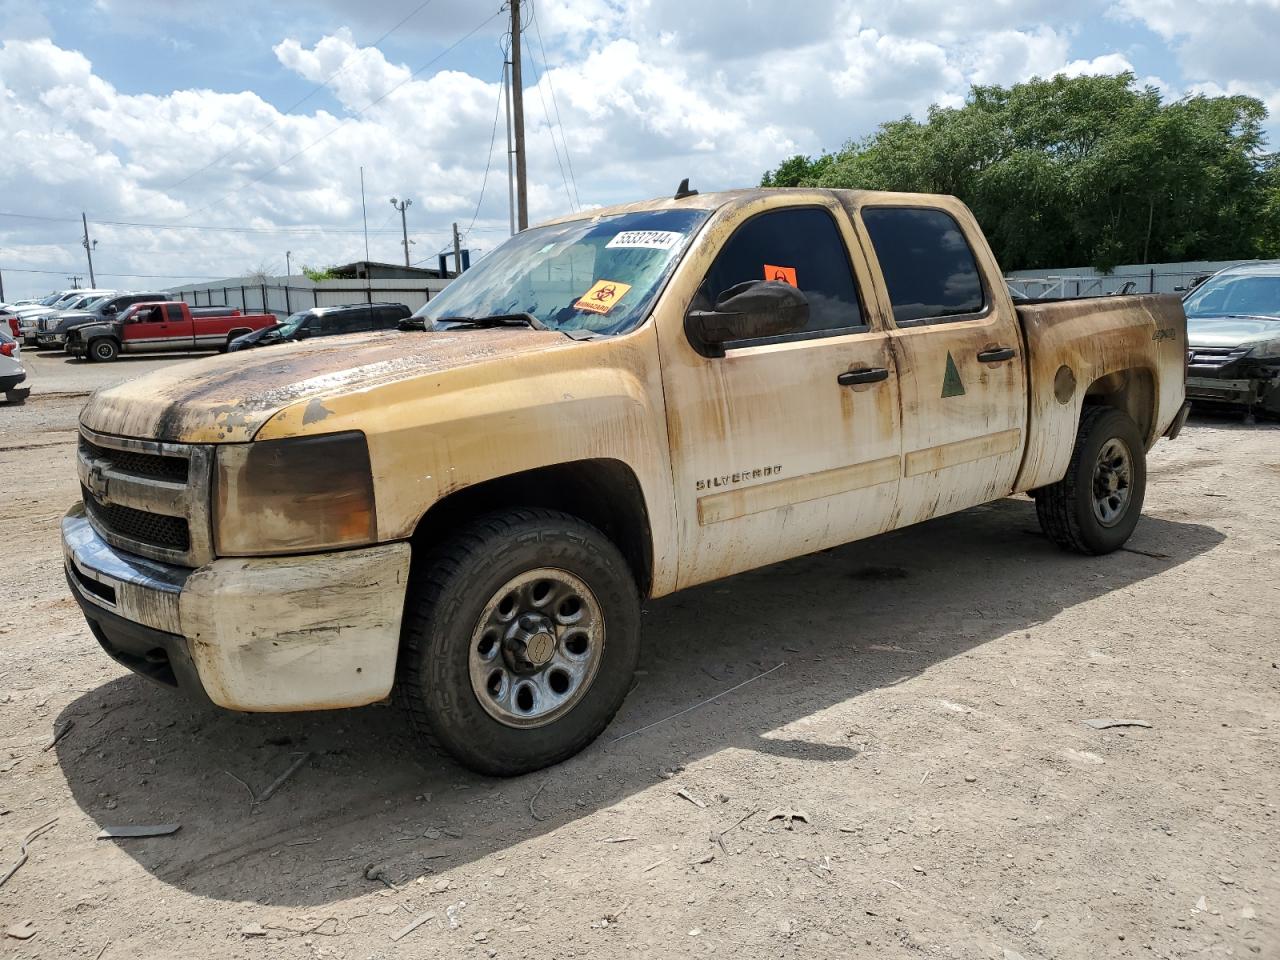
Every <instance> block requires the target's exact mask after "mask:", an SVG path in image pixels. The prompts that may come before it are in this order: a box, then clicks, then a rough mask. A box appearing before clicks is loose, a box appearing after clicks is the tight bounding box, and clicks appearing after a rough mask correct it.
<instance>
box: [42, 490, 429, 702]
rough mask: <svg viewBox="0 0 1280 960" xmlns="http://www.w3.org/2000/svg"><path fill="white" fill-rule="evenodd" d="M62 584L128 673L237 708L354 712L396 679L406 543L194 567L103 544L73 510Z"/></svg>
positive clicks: (66, 527)
mask: <svg viewBox="0 0 1280 960" xmlns="http://www.w3.org/2000/svg"><path fill="white" fill-rule="evenodd" d="M62 543H63V553H64V559H65V567H66V576H67V583H68V584H69V585H70V587H71V592H72V594H73V595H74V596H75V598H76V600H77V602H78V603H79V604H80V607H81V609H82V610H83V611H84V615H85V619H86V620H88V622H89V627H90V629H91V630H92V631H93V634H94V636H95V637H96V638H97V639H98V642H99V643H100V644H101V645H102V647H103V649H105V650H106V651H107V653H108V654H109V655H110V656H111V657H112V658H113V659H115V660H116V661H117V662H118V663H121V664H123V665H124V666H126V667H128V668H129V669H130V670H133V671H135V672H136V673H139V674H142V675H143V676H145V677H148V678H149V679H151V680H155V681H157V682H160V683H163V684H166V685H168V686H174V687H178V688H179V689H181V690H183V691H185V692H186V693H188V694H189V695H191V696H192V697H194V698H196V699H201V700H203V699H207V700H210V701H212V702H213V703H215V704H217V705H218V706H220V707H226V708H228V709H232V710H245V711H258V712H284V711H294V710H325V709H333V708H337V707H356V706H362V705H364V704H368V703H374V702H376V701H378V700H381V699H384V698H385V697H386V696H387V695H388V694H389V693H390V692H391V686H392V683H393V681H394V679H395V665H396V654H397V651H398V649H399V645H400V620H401V614H402V612H403V610H404V599H405V590H406V584H407V580H408V574H409V555H410V548H409V545H408V544H407V543H392V544H383V545H381V546H376V547H368V548H365V549H360V550H347V551H342V552H337V553H321V554H308V555H304V556H296V557H264V558H224V559H219V560H214V561H213V562H212V563H209V564H206V565H205V566H203V567H200V568H198V569H195V570H190V569H187V568H185V567H176V566H172V565H169V564H164V563H159V562H157V561H154V560H148V559H145V558H143V557H139V556H135V555H133V554H129V553H125V552H124V551H121V550H118V549H116V548H115V547H113V546H111V545H110V544H108V543H107V542H106V541H105V540H103V539H102V538H101V537H100V536H98V534H97V532H96V531H95V530H94V529H93V527H92V526H91V525H90V523H89V521H88V518H87V517H86V516H85V515H84V510H83V507H81V506H79V505H77V506H76V507H75V508H73V509H72V510H71V512H69V513H68V514H67V515H66V516H65V517H64V518H63V520H62Z"/></svg>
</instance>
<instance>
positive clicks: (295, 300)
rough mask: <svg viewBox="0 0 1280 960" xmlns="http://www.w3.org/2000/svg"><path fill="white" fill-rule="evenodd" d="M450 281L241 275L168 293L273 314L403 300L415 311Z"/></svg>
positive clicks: (192, 300)
mask: <svg viewBox="0 0 1280 960" xmlns="http://www.w3.org/2000/svg"><path fill="white" fill-rule="evenodd" d="M448 284H449V281H448V280H419V281H413V280H321V281H318V282H317V281H312V280H307V279H304V278H302V277H268V278H266V279H261V280H260V279H257V278H254V279H249V278H246V277H239V278H235V279H229V280H220V281H215V282H214V283H203V284H189V285H187V286H182V287H176V288H174V289H173V291H172V293H173V295H174V297H175V298H177V299H179V300H183V301H185V302H187V303H189V304H191V305H192V306H193V307H205V306H228V307H239V308H240V309H241V310H243V311H244V312H245V313H273V314H275V315H276V316H278V317H287V316H289V315H290V314H291V313H296V312H297V311H299V310H307V309H309V308H311V307H336V306H341V305H343V304H348V303H375V302H377V303H403V304H404V305H405V306H407V307H408V308H409V309H410V310H417V309H418V308H419V307H421V306H422V305H423V304H425V303H426V302H427V301H428V300H430V299H431V298H432V297H434V296H435V295H436V294H438V293H439V292H440V291H441V290H443V289H444V288H445V287H446V286H448Z"/></svg>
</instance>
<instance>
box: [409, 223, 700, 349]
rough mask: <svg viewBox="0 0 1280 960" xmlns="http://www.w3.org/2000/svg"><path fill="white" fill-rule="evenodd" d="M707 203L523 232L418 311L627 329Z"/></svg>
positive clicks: (434, 317)
mask: <svg viewBox="0 0 1280 960" xmlns="http://www.w3.org/2000/svg"><path fill="white" fill-rule="evenodd" d="M707 216H708V211H705V210H647V211H639V212H636V213H623V214H616V215H614V216H601V217H593V218H590V219H584V220H570V221H568V222H565V223H556V224H550V225H548V226H545V227H534V228H533V229H531V230H526V231H525V232H524V233H519V234H516V235H515V236H514V237H512V238H511V239H510V240H508V241H507V242H506V243H504V244H502V246H500V247H498V249H497V250H495V251H493V253H491V254H489V255H488V256H487V257H485V258H484V259H483V260H481V261H480V262H479V263H478V264H476V266H475V267H474V268H472V269H471V270H468V271H467V272H466V273H464V274H463V275H462V276H461V277H459V278H458V279H457V280H454V281H453V282H452V283H451V284H449V286H448V287H446V288H445V290H444V292H443V293H441V294H440V295H439V296H438V297H434V298H432V299H431V300H430V301H429V302H428V303H427V304H426V305H425V306H423V307H421V308H420V309H419V310H418V311H417V313H415V314H414V316H415V317H418V318H421V319H423V320H424V321H426V323H427V324H428V325H431V324H435V323H437V322H443V321H463V320H473V321H477V322H479V321H484V320H485V319H486V318H489V319H492V318H495V317H513V316H519V315H522V314H528V315H529V316H531V317H533V318H535V319H536V320H538V321H540V322H541V323H543V324H545V325H546V326H547V327H548V328H550V329H552V330H564V331H571V330H577V331H584V332H587V333H597V334H617V333H626V332H627V331H628V330H632V329H634V328H635V327H637V326H639V325H640V323H642V322H643V321H644V319H645V317H646V316H647V315H648V311H649V307H650V306H651V305H652V303H653V299H654V297H655V296H656V295H657V293H658V291H660V290H661V289H662V285H663V283H664V282H665V281H666V279H667V277H668V276H669V275H670V273H671V271H672V269H674V267H675V264H676V263H677V262H678V261H679V259H680V256H681V254H683V253H684V250H685V248H686V247H687V246H688V244H689V241H690V240H691V239H692V237H693V235H694V234H695V233H696V232H697V230H698V228H699V227H700V226H701V225H702V224H703V222H705V221H706V219H707Z"/></svg>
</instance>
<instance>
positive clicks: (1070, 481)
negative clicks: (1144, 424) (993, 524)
mask: <svg viewBox="0 0 1280 960" xmlns="http://www.w3.org/2000/svg"><path fill="white" fill-rule="evenodd" d="M1104 450H1105V451H1106V452H1107V456H1106V461H1107V463H1106V464H1105V465H1104V464H1103V463H1100V455H1102V454H1103V452H1104ZM1118 451H1122V452H1123V455H1124V457H1125V458H1127V464H1126V466H1127V469H1119V468H1115V469H1109V467H1112V468H1114V467H1115V465H1116V464H1117V463H1118V462H1119V459H1118V458H1119V457H1120V453H1119V452H1118ZM1121 474H1123V475H1124V477H1123V478H1122V477H1121ZM1113 477H1114V478H1115V479H1114V482H1113V481H1112V478H1113ZM1095 480H1096V483H1095ZM1113 483H1114V486H1113ZM1100 484H1102V485H1107V486H1106V487H1104V486H1099V485H1100ZM1112 486H1113V489H1111V490H1110V495H1109V496H1107V495H1104V494H1106V493H1108V490H1107V487H1112ZM1146 490H1147V458H1146V450H1145V448H1144V446H1143V441H1142V435H1141V434H1140V433H1139V432H1138V426H1137V424H1135V423H1134V422H1133V421H1132V420H1131V419H1129V417H1128V416H1126V415H1125V414H1124V413H1121V412H1120V411H1119V410H1116V409H1114V408H1113V407H1085V409H1084V413H1083V414H1082V415H1081V417H1080V428H1079V430H1078V431H1077V432H1076V441H1075V449H1074V450H1073V451H1072V454H1071V464H1070V466H1068V467H1067V473H1066V476H1064V477H1063V478H1062V479H1061V480H1059V481H1058V482H1057V483H1054V484H1051V485H1049V486H1047V487H1041V488H1040V489H1039V490H1037V491H1036V495H1035V497H1036V516H1037V517H1038V518H1039V520H1040V529H1042V530H1043V531H1044V532H1045V534H1046V535H1047V536H1048V537H1049V539H1050V540H1052V541H1053V542H1054V543H1056V544H1057V545H1058V546H1060V547H1062V548H1063V549H1064V550H1071V551H1074V552H1075V553H1083V554H1088V555H1092V556H1098V555H1101V554H1104V553H1111V552H1112V551H1114V550H1119V549H1120V548H1121V547H1122V546H1124V545H1125V543H1126V542H1127V541H1128V539H1129V537H1130V536H1132V534H1133V528H1134V527H1135V526H1137V523H1138V518H1139V517H1140V516H1141V515H1142V501H1143V498H1144V497H1145V495H1146ZM1122 493H1123V496H1121V494H1122Z"/></svg>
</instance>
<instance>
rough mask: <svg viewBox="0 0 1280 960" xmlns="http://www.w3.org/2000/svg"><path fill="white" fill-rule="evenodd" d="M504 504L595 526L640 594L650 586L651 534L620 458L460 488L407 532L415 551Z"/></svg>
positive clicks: (636, 485) (574, 463)
mask: <svg viewBox="0 0 1280 960" xmlns="http://www.w3.org/2000/svg"><path fill="white" fill-rule="evenodd" d="M504 507H548V508H550V509H554V510H562V511H564V512H565V513H569V514H572V515H573V516H575V517H578V518H579V519H581V520H585V521H586V522H587V523H589V524H591V525H592V526H594V527H596V528H598V529H599V530H600V531H601V532H602V533H604V535H605V536H607V537H608V538H609V539H610V540H612V541H613V543H614V544H615V545H616V546H617V547H618V549H619V550H621V551H622V555H623V556H624V557H625V558H626V560H627V564H628V565H629V566H630V567H631V571H632V573H633V574H634V576H635V578H636V585H637V587H638V588H639V590H640V595H641V596H645V597H647V596H648V595H649V590H650V587H651V586H652V584H653V537H652V534H651V533H650V530H649V512H648V509H647V508H646V507H645V502H644V493H643V492H642V491H641V489H640V481H639V480H638V479H637V478H636V475H635V473H634V472H632V470H631V468H630V467H629V466H627V465H626V464H625V463H623V462H622V461H620V460H609V459H603V458H602V459H594V460H575V461H572V462H570V463H560V464H555V465H552V466H548V467H538V468H537V469H534V470H525V471H522V472H520V473H513V474H509V475H507V476H505V477H496V478H495V479H493V480H486V481H484V482H483V483H477V484H473V485H471V486H469V487H463V488H462V489H461V490H457V491H455V492H454V493H451V494H449V495H448V496H447V497H444V498H442V499H440V500H438V501H436V502H435V503H434V504H432V505H431V507H430V509H428V510H427V512H426V513H425V514H423V516H422V519H421V520H419V521H418V525H417V527H416V528H415V529H414V531H413V545H414V547H415V551H414V552H415V553H417V552H418V551H417V549H416V548H417V547H418V545H419V544H421V545H422V546H423V547H427V546H430V545H431V544H434V543H439V542H441V541H442V540H444V539H445V538H447V537H448V536H450V534H452V533H453V531H455V530H457V529H458V528H459V527H461V526H462V525H464V524H466V523H468V522H469V521H471V520H473V519H474V518H476V517H478V516H481V515H482V514H485V513H491V512H492V511H494V510H501V509H503V508H504Z"/></svg>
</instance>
